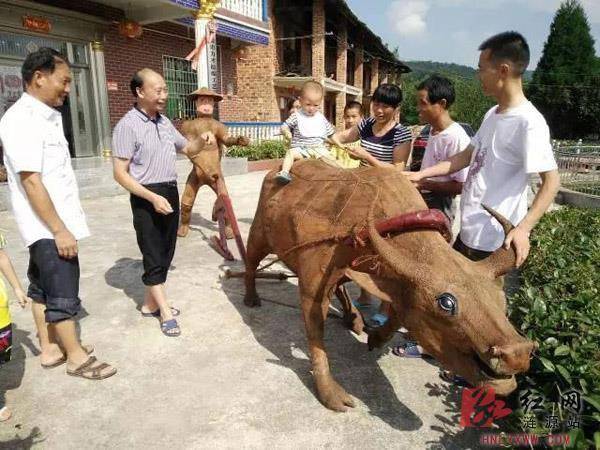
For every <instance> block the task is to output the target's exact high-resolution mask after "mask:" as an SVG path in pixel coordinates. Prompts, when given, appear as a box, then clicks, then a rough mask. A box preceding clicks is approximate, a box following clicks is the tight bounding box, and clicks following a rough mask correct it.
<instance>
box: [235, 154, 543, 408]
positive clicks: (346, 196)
mask: <svg viewBox="0 0 600 450" xmlns="http://www.w3.org/2000/svg"><path fill="white" fill-rule="evenodd" d="M292 172H293V181H292V182H291V183H290V184H288V185H287V186H284V187H282V186H280V185H279V184H278V183H276V182H275V180H274V172H271V173H269V174H268V175H267V177H266V178H265V181H264V183H263V186H262V191H261V195H260V200H259V204H258V208H257V212H256V216H255V218H254V222H253V223H252V227H251V229H250V235H249V238H248V246H247V247H248V248H247V263H246V273H245V284H246V295H245V298H244V302H245V304H246V305H247V306H259V305H260V299H259V296H258V294H257V292H256V287H255V277H256V275H257V273H256V269H257V266H258V264H259V263H260V261H261V260H262V259H263V258H264V257H266V256H267V255H268V254H270V253H274V254H276V255H277V256H278V257H279V258H280V259H281V260H282V261H283V262H284V263H285V264H286V265H287V266H288V267H289V268H290V269H291V270H292V271H294V272H295V273H296V274H297V275H298V279H299V288H300V299H301V306H302V312H303V316H304V322H305V327H306V334H307V337H308V345H309V350H310V356H311V361H312V368H313V376H314V379H315V382H316V388H317V393H318V397H319V399H320V400H321V402H322V403H323V404H324V405H325V406H326V407H327V408H330V409H332V410H336V411H344V410H346V407H348V406H351V407H352V406H354V402H353V400H352V398H351V397H350V395H348V393H346V391H345V390H344V389H343V388H342V387H341V386H340V385H339V384H338V383H337V382H336V381H335V380H334V378H333V376H332V374H331V372H330V369H329V363H328V358H327V353H326V350H325V346H324V342H323V334H324V322H325V317H326V316H327V311H328V308H329V302H330V298H331V296H332V294H333V293H334V292H336V290H337V291H338V292H339V286H340V285H341V284H342V283H344V282H346V281H349V280H353V281H355V282H356V283H357V284H358V285H360V286H361V287H362V288H364V289H366V290H367V291H368V292H370V293H371V294H373V295H375V296H377V297H379V298H380V299H382V300H384V301H387V302H391V304H392V308H393V314H392V317H391V319H390V320H389V321H388V323H387V324H386V325H385V326H384V327H382V328H380V329H377V330H376V331H374V332H372V333H370V334H369V347H371V348H372V347H380V346H382V345H383V344H384V343H385V342H386V341H388V340H389V339H390V338H391V337H392V335H393V333H394V332H395V330H397V329H398V328H399V327H400V326H401V325H403V326H405V327H406V328H407V329H408V330H409V331H410V332H411V335H412V336H414V338H415V339H417V340H418V341H419V343H420V344H421V345H422V346H423V347H424V348H425V350H427V352H429V353H430V354H431V355H433V356H434V357H435V358H436V359H437V360H438V361H440V362H441V363H442V364H443V365H444V366H445V367H446V368H448V369H450V370H452V371H454V372H456V373H458V374H460V375H462V376H464V377H465V378H466V379H467V380H468V381H469V382H470V383H472V384H473V385H476V386H482V385H485V386H491V387H493V388H494V389H495V391H496V393H497V394H500V395H507V394H508V393H510V392H512V391H513V390H514V389H515V387H516V381H515V378H514V375H515V374H517V373H520V372H524V371H527V370H528V369H529V361H530V357H531V353H532V351H533V349H534V348H535V346H536V344H535V343H534V342H531V341H528V340H527V339H525V338H524V337H522V336H521V335H520V334H519V333H518V332H517V331H516V330H515V328H514V327H513V326H512V325H511V324H510V322H509V321H508V319H507V318H506V312H505V304H506V300H505V297H504V293H503V291H502V289H501V288H500V287H499V285H498V284H497V283H496V282H495V279H496V278H497V277H499V276H501V275H502V274H504V273H506V272H507V271H508V270H510V269H511V268H512V267H513V266H514V264H515V254H514V251H513V250H512V249H511V250H504V249H499V250H497V251H496V252H495V253H493V254H492V255H491V256H490V257H488V258H487V259H485V260H483V261H480V262H472V261H470V260H468V259H467V258H465V257H464V256H462V255H461V254H460V253H458V252H456V251H455V250H453V249H452V248H451V247H450V245H449V244H448V242H447V241H446V239H444V237H443V236H442V234H441V233H440V223H441V222H440V220H439V217H440V216H439V215H437V214H436V213H437V212H436V211H435V210H432V211H425V212H424V213H418V214H414V213H415V212H417V211H421V210H426V205H425V202H424V201H423V199H422V197H421V196H420V194H419V193H418V192H417V190H416V189H415V188H414V187H413V186H412V184H411V183H410V182H409V181H407V180H406V179H405V177H404V176H403V175H402V174H401V173H400V172H398V171H397V170H396V169H393V168H375V167H368V168H358V169H353V170H339V169H336V168H333V167H331V166H329V165H327V164H325V163H323V162H321V161H314V160H306V161H300V162H297V163H295V164H294V168H293V170H292ZM411 213H412V214H411ZM497 218H498V219H501V220H502V218H500V217H499V216H497ZM490 220H493V219H492V218H490ZM503 222H504V221H503ZM407 224H408V225H410V226H409V227H408V228H407V227H406V225H407ZM504 224H505V225H508V224H507V222H504ZM442 228H443V227H442ZM407 229H410V231H407ZM378 230H379V231H378ZM380 233H381V234H383V236H381V235H380ZM342 303H343V306H344V309H345V310H346V316H347V317H352V318H353V320H354V324H353V328H354V329H355V330H357V331H360V329H361V328H362V323H359V322H361V319H360V315H359V314H358V312H357V311H356V310H355V309H354V308H353V306H352V304H351V302H350V301H349V300H348V299H347V298H346V299H344V298H342Z"/></svg>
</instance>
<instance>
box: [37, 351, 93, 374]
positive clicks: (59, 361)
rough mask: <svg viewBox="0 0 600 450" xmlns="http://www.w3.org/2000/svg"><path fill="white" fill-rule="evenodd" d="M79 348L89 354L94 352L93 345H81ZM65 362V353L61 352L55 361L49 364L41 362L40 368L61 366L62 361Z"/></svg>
mask: <svg viewBox="0 0 600 450" xmlns="http://www.w3.org/2000/svg"><path fill="white" fill-rule="evenodd" d="M81 348H83V350H84V351H85V352H86V353H87V354H88V355H91V354H92V353H94V346H93V345H82V346H81ZM66 362H67V355H65V354H64V353H63V355H62V356H61V357H60V358H58V359H57V360H56V361H54V362H52V363H50V364H41V363H40V365H41V366H42V368H44V369H54V368H55V367H58V366H62V365H63V364H64V363H66Z"/></svg>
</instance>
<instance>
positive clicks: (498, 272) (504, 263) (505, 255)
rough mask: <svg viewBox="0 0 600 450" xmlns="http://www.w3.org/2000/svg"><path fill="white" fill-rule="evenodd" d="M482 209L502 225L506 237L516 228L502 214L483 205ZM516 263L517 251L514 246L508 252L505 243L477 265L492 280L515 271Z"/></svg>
mask: <svg viewBox="0 0 600 450" xmlns="http://www.w3.org/2000/svg"><path fill="white" fill-rule="evenodd" d="M481 207H482V208H483V209H485V210H486V211H487V212H488V213H489V214H490V215H491V216H492V217H494V219H496V220H497V221H498V222H500V225H502V228H503V229H504V235H505V236H507V235H508V233H509V232H510V231H511V230H512V229H513V228H514V225H513V224H512V223H511V222H510V221H509V220H508V219H507V218H506V217H504V216H503V215H502V214H500V213H498V212H497V211H494V210H493V209H492V208H490V207H488V206H486V205H483V204H482V205H481ZM516 262H517V254H516V253H515V249H514V248H513V246H512V245H511V246H510V248H509V249H508V250H507V249H505V248H504V242H503V243H502V245H501V246H500V248H499V249H497V250H496V251H495V252H494V253H492V254H491V255H490V256H488V257H487V258H485V259H483V260H481V261H479V262H478V263H477V265H478V266H480V267H482V268H483V269H484V270H485V271H486V272H488V273H489V274H490V276H491V277H492V278H497V277H499V276H502V275H504V274H505V273H507V272H509V271H510V270H512V269H514V268H515V265H516Z"/></svg>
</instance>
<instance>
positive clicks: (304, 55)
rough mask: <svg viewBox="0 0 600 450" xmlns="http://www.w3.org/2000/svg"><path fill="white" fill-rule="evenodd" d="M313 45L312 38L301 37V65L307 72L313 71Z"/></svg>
mask: <svg viewBox="0 0 600 450" xmlns="http://www.w3.org/2000/svg"><path fill="white" fill-rule="evenodd" d="M311 56H312V45H311V40H310V38H303V39H300V65H301V66H302V68H303V69H304V70H306V73H309V74H310V73H312V70H311Z"/></svg>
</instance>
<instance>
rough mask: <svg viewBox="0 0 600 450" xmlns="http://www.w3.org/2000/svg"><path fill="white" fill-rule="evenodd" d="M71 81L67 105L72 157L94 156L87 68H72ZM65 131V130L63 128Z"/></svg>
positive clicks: (92, 122) (90, 95) (90, 94)
mask: <svg viewBox="0 0 600 450" xmlns="http://www.w3.org/2000/svg"><path fill="white" fill-rule="evenodd" d="M72 73H73V82H72V84H71V93H70V94H69V104H68V107H69V109H70V112H71V121H72V127H71V132H72V139H73V147H74V154H73V155H72V156H74V157H82V156H95V153H94V149H95V139H96V136H95V127H94V124H95V122H94V117H93V115H92V108H91V106H92V105H91V101H92V98H93V97H92V93H91V79H90V71H89V69H82V68H78V67H73V68H72ZM65 133H67V130H66V129H65Z"/></svg>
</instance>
